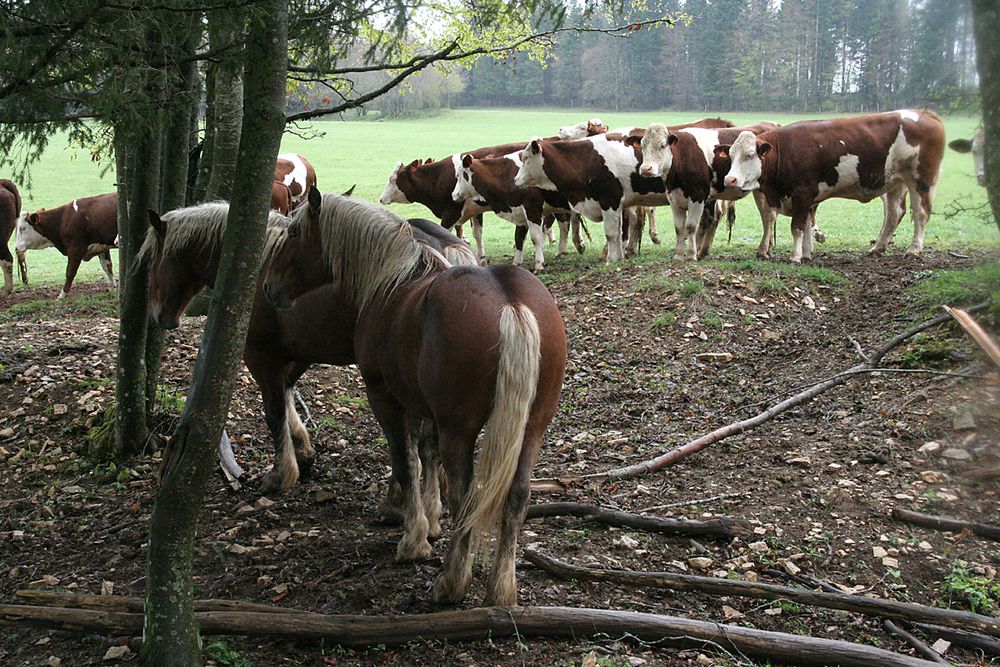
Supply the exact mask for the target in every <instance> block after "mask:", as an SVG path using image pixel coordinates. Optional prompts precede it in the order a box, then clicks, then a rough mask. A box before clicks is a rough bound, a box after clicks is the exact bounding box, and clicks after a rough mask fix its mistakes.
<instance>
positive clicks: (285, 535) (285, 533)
mask: <svg viewBox="0 0 1000 667" xmlns="http://www.w3.org/2000/svg"><path fill="white" fill-rule="evenodd" d="M291 536H292V534H291V533H289V532H288V531H287V530H283V531H281V532H280V533H278V534H277V536H276V537H275V538H274V539H275V540H277V541H278V542H284V541H285V540H287V539H288V538H289V537H291Z"/></svg>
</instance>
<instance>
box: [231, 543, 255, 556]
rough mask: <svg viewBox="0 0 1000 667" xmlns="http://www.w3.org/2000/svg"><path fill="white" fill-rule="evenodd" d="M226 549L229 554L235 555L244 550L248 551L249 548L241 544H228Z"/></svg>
mask: <svg viewBox="0 0 1000 667" xmlns="http://www.w3.org/2000/svg"><path fill="white" fill-rule="evenodd" d="M226 551H228V552H229V553H231V554H236V555H237V556H242V555H243V554H245V553H246V552H248V551H250V549H248V548H246V547H245V546H243V545H242V544H230V545H229V547H228V548H227V549H226Z"/></svg>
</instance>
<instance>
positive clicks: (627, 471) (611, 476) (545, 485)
mask: <svg viewBox="0 0 1000 667" xmlns="http://www.w3.org/2000/svg"><path fill="white" fill-rule="evenodd" d="M988 306H989V303H988V302H987V303H981V304H978V305H976V306H973V307H972V308H970V309H969V312H974V311H979V310H983V309H985V308H987V307H988ZM949 321H951V316H950V315H948V314H943V315H938V316H937V317H935V318H933V319H930V320H927V321H926V322H923V323H921V324H918V325H917V326H914V327H912V328H910V329H907V330H906V331H904V332H902V333H900V334H897V335H896V336H894V337H893V338H891V339H890V340H889V341H888V342H886V343H885V344H884V345H882V347H880V348H879V349H878V350H876V351H875V352H874V353H873V354H872V355H870V357H869V359H868V361H865V362H862V363H860V364H858V365H857V366H853V367H851V368H849V369H848V370H847V371H845V372H844V373H841V374H839V375H836V376H834V377H832V378H828V379H827V380H824V381H823V382H820V383H819V384H816V385H813V386H812V387H810V388H809V389H806V390H805V391H803V392H801V393H798V394H796V395H795V396H792V397H791V398H787V399H785V400H783V401H781V402H780V403H776V404H775V405H772V406H771V407H770V408H768V409H767V410H765V411H763V412H761V413H759V414H757V415H755V416H753V417H750V418H748V419H742V420H740V421H736V422H733V423H731V424H727V425H726V426H723V427H722V428H718V429H716V430H714V431H712V432H711V433H708V434H706V435H703V436H701V437H700V438H696V439H695V440H691V441H690V442H688V443H687V444H684V445H681V446H680V447H677V448H675V449H672V450H670V451H668V452H665V453H664V454H661V455H660V456H657V457H655V458H652V459H649V460H646V461H642V462H641V463H636V464H633V465H630V466H625V467H622V468H614V469H613V470H607V471H605V472H599V473H591V474H588V475H580V476H577V477H549V478H543V479H535V480H532V482H531V489H532V490H533V491H561V490H564V489H566V488H567V487H569V486H573V485H577V484H582V483H585V482H595V483H600V482H604V481H608V480H621V479H633V478H636V477H641V476H642V475H646V474H649V473H651V472H656V471H657V470H661V469H663V468H665V467H667V466H668V465H672V464H674V463H677V462H678V461H680V460H681V459H683V458H686V457H688V456H690V455H691V454H694V453H695V452H699V451H701V450H702V449H705V448H706V447H708V446H709V445H712V444H714V443H716V442H719V441H720V440H724V439H726V438H729V437H731V436H734V435H739V434H740V433H743V432H745V431H748V430H750V429H752V428H755V427H757V426H760V425H761V424H763V423H765V422H767V421H770V420H771V419H773V418H774V417H776V416H778V415H780V414H781V413H783V412H786V411H788V410H790V409H792V408H794V407H796V406H798V405H801V404H802V403H805V402H807V401H810V400H812V399H813V398H815V397H817V396H819V395H820V394H822V393H824V392H826V391H827V390H829V389H832V388H833V387H836V386H838V385H841V384H844V382H846V381H847V378H849V377H854V376H855V375H857V374H858V373H863V372H867V371H868V370H869V369H872V368H876V367H877V366H878V364H879V362H880V361H882V358H883V357H885V355H887V354H888V353H889V352H891V351H892V350H894V349H895V348H897V347H899V346H900V345H901V344H903V343H904V342H905V341H907V340H908V339H910V338H912V337H913V336H915V335H917V334H918V333H920V332H922V331H926V330H927V329H930V328H931V327H935V326H937V325H939V324H943V323H945V322H949Z"/></svg>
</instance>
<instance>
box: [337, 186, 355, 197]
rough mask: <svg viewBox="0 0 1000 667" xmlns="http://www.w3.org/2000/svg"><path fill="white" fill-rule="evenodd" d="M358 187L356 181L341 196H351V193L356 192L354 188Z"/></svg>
mask: <svg viewBox="0 0 1000 667" xmlns="http://www.w3.org/2000/svg"><path fill="white" fill-rule="evenodd" d="M356 187H358V184H357V183H355V184H354V185H352V186H351V187H349V188H348V189H347V192H345V193H343V194H342V195H340V196H341V197H350V196H351V195H353V194H354V188H356Z"/></svg>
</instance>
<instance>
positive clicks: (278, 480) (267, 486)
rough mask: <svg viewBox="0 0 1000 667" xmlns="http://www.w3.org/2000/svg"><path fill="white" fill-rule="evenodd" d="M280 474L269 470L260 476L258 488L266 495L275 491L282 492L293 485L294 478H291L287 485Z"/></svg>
mask: <svg viewBox="0 0 1000 667" xmlns="http://www.w3.org/2000/svg"><path fill="white" fill-rule="evenodd" d="M282 477H283V476H282V475H281V474H279V473H277V472H275V471H274V470H271V471H270V472H269V473H267V474H266V475H264V476H263V477H261V478H260V490H261V491H262V492H264V493H265V494H267V495H273V494H277V493H284V492H285V491H287V490H288V489H290V488H292V486H294V485H295V480H292V482H291V483H290V484H288V486H284V484H283V479H282Z"/></svg>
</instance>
